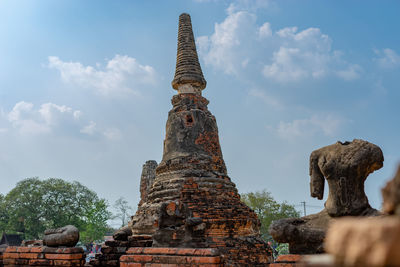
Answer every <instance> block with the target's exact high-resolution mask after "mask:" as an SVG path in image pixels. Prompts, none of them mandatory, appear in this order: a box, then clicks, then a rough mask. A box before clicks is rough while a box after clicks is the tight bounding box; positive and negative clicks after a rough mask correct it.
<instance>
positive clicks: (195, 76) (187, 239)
mask: <svg viewBox="0 0 400 267" xmlns="http://www.w3.org/2000/svg"><path fill="white" fill-rule="evenodd" d="M172 87H173V88H174V89H176V90H177V91H178V94H177V95H174V96H173V98H172V105H173V108H172V110H171V111H170V112H169V114H168V121H167V125H166V137H165V140H164V153H163V157H162V161H161V162H160V164H158V166H157V168H156V171H155V178H154V182H153V183H152V186H151V188H150V189H149V191H148V194H146V197H145V199H142V200H141V203H140V205H139V207H138V211H137V212H136V214H135V216H133V217H132V221H131V222H130V227H131V230H132V236H130V237H129V240H140V239H141V237H142V239H143V238H146V237H148V236H151V238H152V244H151V246H152V247H147V248H140V247H136V248H130V249H129V250H128V251H127V255H125V256H122V257H121V259H120V262H121V266H131V265H132V264H134V263H135V264H141V265H142V266H151V264H175V265H179V266H186V265H187V266H194V265H196V266H203V265H204V266H235V265H252V266H257V265H260V266H261V265H265V264H267V263H269V262H271V259H272V257H271V251H270V248H269V247H268V245H267V244H266V243H265V242H264V241H263V240H262V239H261V238H260V231H259V229H260V221H259V220H258V218H257V215H256V214H255V213H254V212H253V211H252V210H251V209H250V208H249V207H247V206H246V205H245V204H244V203H242V202H241V201H240V195H239V194H238V191H237V189H236V186H235V184H234V183H233V182H232V181H231V179H230V178H229V177H228V174H227V170H226V167H225V162H224V159H223V157H222V152H221V147H220V144H219V138H218V128H217V123H216V120H215V117H214V116H213V115H212V114H211V112H210V111H209V110H208V108H207V105H208V103H209V102H208V100H207V99H205V98H204V97H202V95H201V92H202V90H204V89H205V87H206V81H205V79H204V77H203V73H202V70H201V67H200V63H199V60H198V56H197V52H196V46H195V42H194V36H193V32H192V25H191V20H190V16H189V15H188V14H181V15H180V17H179V32H178V52H177V61H176V72H175V77H174V80H173V81H172ZM146 264H147V265H146ZM202 264H203V265H202ZM141 265H135V266H141ZM132 266H133V265H132ZM157 266H158V265H157ZM168 266H169V265H168ZM171 266H174V265H171Z"/></svg>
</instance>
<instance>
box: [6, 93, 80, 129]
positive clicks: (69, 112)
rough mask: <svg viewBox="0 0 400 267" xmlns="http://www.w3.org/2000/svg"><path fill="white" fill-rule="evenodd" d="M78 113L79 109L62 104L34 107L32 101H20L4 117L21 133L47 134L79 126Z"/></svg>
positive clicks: (46, 104)
mask: <svg viewBox="0 0 400 267" xmlns="http://www.w3.org/2000/svg"><path fill="white" fill-rule="evenodd" d="M80 115H81V111H79V110H74V109H72V108H71V107H67V106H64V105H62V106H60V105H57V104H54V103H45V104H42V105H41V106H40V107H39V108H38V109H35V107H34V105H33V103H30V102H25V101H20V102H18V103H16V104H15V106H14V107H13V109H12V110H11V111H10V112H9V113H8V114H6V117H7V119H8V121H9V122H10V123H11V125H12V127H13V128H15V129H16V130H17V131H18V132H19V133H21V134H48V133H51V132H54V131H64V130H67V128H71V127H73V126H75V127H79V125H80V124H81V123H82V122H81V121H80Z"/></svg>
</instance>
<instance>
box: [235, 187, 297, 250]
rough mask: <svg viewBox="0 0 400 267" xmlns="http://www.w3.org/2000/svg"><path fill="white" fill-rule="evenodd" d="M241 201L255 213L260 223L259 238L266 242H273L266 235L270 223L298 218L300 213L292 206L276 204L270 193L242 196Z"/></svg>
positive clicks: (268, 235) (260, 192) (251, 193)
mask: <svg viewBox="0 0 400 267" xmlns="http://www.w3.org/2000/svg"><path fill="white" fill-rule="evenodd" d="M241 199H242V201H243V202H244V203H246V205H247V206H249V207H250V208H252V209H253V210H254V212H255V213H257V216H258V218H259V219H260V221H261V229H260V232H261V236H262V238H263V239H264V240H266V241H272V242H273V239H272V237H271V236H270V234H269V233H268V228H269V226H270V224H271V222H272V221H275V220H279V219H283V218H294V217H299V216H300V213H299V212H298V211H297V210H296V209H295V208H294V206H293V205H289V204H288V203H286V202H283V203H278V202H277V201H276V200H274V198H273V197H272V195H271V193H270V192H268V191H266V190H263V191H257V192H250V193H246V194H242V195H241Z"/></svg>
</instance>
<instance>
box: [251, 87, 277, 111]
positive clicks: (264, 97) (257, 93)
mask: <svg viewBox="0 0 400 267" xmlns="http://www.w3.org/2000/svg"><path fill="white" fill-rule="evenodd" d="M249 95H251V96H253V97H256V98H258V99H260V100H261V101H263V102H264V103H265V104H267V105H268V106H269V107H272V108H275V109H282V108H283V105H282V103H281V102H280V101H279V100H278V99H276V98H275V97H273V96H270V95H268V94H267V93H266V92H264V91H262V90H259V89H251V90H250V91H249Z"/></svg>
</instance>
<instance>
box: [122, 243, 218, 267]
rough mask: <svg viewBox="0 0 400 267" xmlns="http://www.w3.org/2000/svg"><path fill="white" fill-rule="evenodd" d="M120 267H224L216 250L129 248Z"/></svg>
mask: <svg viewBox="0 0 400 267" xmlns="http://www.w3.org/2000/svg"><path fill="white" fill-rule="evenodd" d="M120 266H121V267H133V266H135V267H139V266H146V267H148V266H150V267H156V266H157V267H160V266H168V267H174V266H198V267H200V266H201V267H203V266H204V267H206V266H207V267H217V266H218V267H219V266H224V264H223V259H222V257H221V255H220V253H219V251H218V250H217V249H212V248H161V247H157V248H155V247H149V248H143V247H135V248H130V249H129V250H128V251H127V252H126V255H124V256H122V257H121V258H120Z"/></svg>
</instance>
